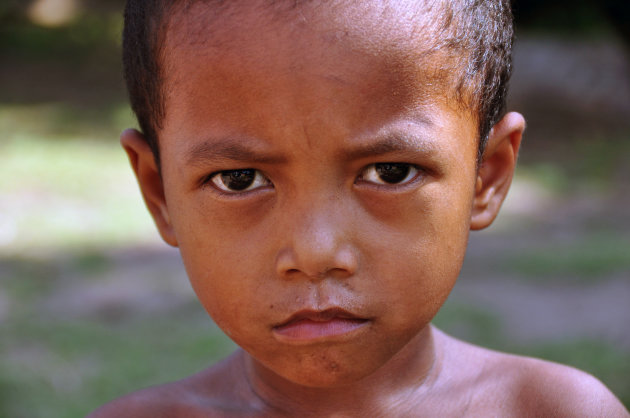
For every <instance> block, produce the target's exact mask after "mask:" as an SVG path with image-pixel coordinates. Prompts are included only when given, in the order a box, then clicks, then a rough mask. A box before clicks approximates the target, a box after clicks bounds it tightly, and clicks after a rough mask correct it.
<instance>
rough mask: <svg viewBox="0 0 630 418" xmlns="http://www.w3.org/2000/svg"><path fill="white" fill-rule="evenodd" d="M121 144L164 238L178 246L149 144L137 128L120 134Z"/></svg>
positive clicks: (170, 243)
mask: <svg viewBox="0 0 630 418" xmlns="http://www.w3.org/2000/svg"><path fill="white" fill-rule="evenodd" d="M120 144H121V145H122V147H123V148H124V149H125V152H126V153H127V156H128V157H129V163H130V164H131V168H132V169H133V171H134V173H135V175H136V179H137V180H138V185H139V186H140V191H141V192H142V197H143V198H144V202H145V204H146V205H147V208H148V209H149V212H150V213H151V216H152V217H153V220H154V221H155V225H156V226H157V228H158V231H159V232H160V235H161V236H162V239H163V240H164V241H165V242H166V243H167V244H169V245H172V246H174V247H176V246H177V239H176V237H175V233H174V231H173V226H172V224H171V219H170V216H169V212H168V206H167V204H166V198H165V195H164V186H163V184H162V177H161V175H160V171H159V169H158V167H157V164H156V162H155V158H154V156H153V152H152V151H151V148H150V147H149V144H148V143H147V141H146V139H145V138H144V136H143V135H142V134H141V133H140V132H138V131H137V130H135V129H127V130H125V131H124V132H123V133H122V134H121V136H120Z"/></svg>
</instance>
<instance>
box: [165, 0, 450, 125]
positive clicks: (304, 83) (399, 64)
mask: <svg viewBox="0 0 630 418" xmlns="http://www.w3.org/2000/svg"><path fill="white" fill-rule="evenodd" d="M235 3H236V2H235ZM286 3H292V2H278V3H277V4H276V5H272V4H271V2H270V1H268V0H254V1H251V2H248V3H247V7H245V6H230V4H234V3H230V2H225V3H224V4H227V6H219V7H218V9H217V8H216V6H212V7H211V6H208V5H207V3H206V2H196V3H193V5H191V6H190V7H188V8H186V9H182V10H180V11H179V12H178V13H176V15H175V16H173V18H172V19H171V21H170V24H169V27H168V31H167V37H166V46H165V54H164V56H163V67H164V68H165V80H164V84H165V97H166V100H165V107H166V118H165V120H166V121H167V122H168V121H169V120H179V121H183V120H188V121H195V120H196V121H200V120H203V121H204V126H203V127H200V129H207V128H209V127H211V128H216V127H213V126H209V124H210V122H211V121H212V120H213V119H215V120H221V121H222V122H226V121H227V122H231V123H232V125H233V126H238V127H239V129H242V130H247V126H248V124H250V123H253V124H256V126H257V127H260V126H261V124H266V125H273V126H269V127H268V128H269V129H268V131H269V132H271V130H272V129H277V128H278V124H281V123H282V121H278V114H279V112H278V111H279V110H282V107H283V106H284V107H286V115H290V114H292V113H295V112H296V110H297V109H301V110H303V111H302V113H301V117H302V119H304V118H306V119H309V118H310V119H312V118H327V123H328V124H330V123H332V121H333V119H335V118H336V119H337V120H340V111H342V113H343V115H342V116H343V117H344V120H345V121H348V120H358V119H362V120H364V121H365V120H373V121H374V123H375V124H378V123H379V120H380V119H382V116H383V115H385V114H388V113H392V112H394V111H401V109H403V108H404V109H407V110H409V111H410V112H412V111H415V110H418V109H422V108H423V107H427V106H431V105H434V104H436V102H439V104H444V103H445V102H448V101H449V99H450V97H449V94H445V92H448V91H449V90H451V88H450V83H449V82H450V79H451V74H452V72H453V71H452V68H451V65H450V64H451V63H450V61H449V60H448V59H447V58H446V56H445V55H444V54H443V52H442V51H439V50H437V49H436V48H433V45H435V44H436V40H435V37H436V36H437V35H436V33H437V31H436V29H435V27H436V25H437V23H436V22H435V19H433V16H434V13H433V12H430V11H429V10H428V9H427V8H426V7H423V6H422V2H418V1H391V2H387V1H384V2H362V1H354V2H353V1H350V2H348V1H345V2H334V1H329V2H315V1H311V2H304V3H303V4H301V5H299V6H296V7H289V6H287V5H286ZM213 7H214V8H213ZM210 96H211V97H210ZM263 102H264V103H265V106H261V103H263ZM209 104H210V105H211V109H210V108H209ZM266 109H273V110H274V113H273V114H271V113H270V112H266ZM280 113H281V112H280ZM333 114H334V115H333ZM332 116H334V118H333V117H332ZM168 125H169V124H168V123H165V126H166V128H167V129H168V127H169V126H168ZM313 125H317V124H315V123H314V124H313ZM319 126H325V124H319ZM256 134H257V135H258V134H260V132H256Z"/></svg>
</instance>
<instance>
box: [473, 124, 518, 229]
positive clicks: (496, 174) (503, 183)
mask: <svg viewBox="0 0 630 418" xmlns="http://www.w3.org/2000/svg"><path fill="white" fill-rule="evenodd" d="M524 130H525V119H523V116H522V115H520V114H519V113H516V112H510V113H508V114H507V115H505V116H504V117H503V119H501V120H500V121H499V122H498V123H497V124H496V125H495V126H494V127H493V128H492V130H491V131H490V135H489V137H488V144H487V145H486V149H485V151H484V155H483V161H482V163H481V167H480V168H479V172H478V174H477V182H476V184H475V197H474V200H473V208H472V216H471V221H470V229H472V230H478V229H484V228H486V227H488V226H489V225H490V224H491V223H492V222H493V221H494V219H495V218H496V216H497V215H498V213H499V209H500V208H501V204H502V203H503V200H504V199H505V197H506V196H507V192H508V190H509V188H510V184H511V183H512V176H513V174H514V169H515V168H516V158H517V156H518V149H519V147H520V145H521V139H522V137H523V131H524Z"/></svg>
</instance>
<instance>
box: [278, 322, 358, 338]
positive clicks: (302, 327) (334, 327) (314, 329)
mask: <svg viewBox="0 0 630 418" xmlns="http://www.w3.org/2000/svg"><path fill="white" fill-rule="evenodd" d="M367 322H368V321H367V320H366V319H353V318H333V319H331V320H330V321H313V320H310V319H301V320H299V321H295V322H291V323H290V324H287V325H283V326H281V327H277V328H274V333H275V334H276V335H278V336H279V337H281V338H282V339H283V340H293V341H296V342H297V341H308V340H316V339H322V338H329V337H337V336H342V335H345V334H348V333H350V332H352V331H355V330H357V329H359V328H361V327H363V326H364V325H365V324H367Z"/></svg>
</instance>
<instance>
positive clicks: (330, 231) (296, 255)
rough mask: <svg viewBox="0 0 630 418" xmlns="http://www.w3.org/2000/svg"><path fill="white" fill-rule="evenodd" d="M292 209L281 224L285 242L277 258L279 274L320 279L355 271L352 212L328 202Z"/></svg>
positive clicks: (356, 258) (357, 261) (345, 274)
mask: <svg viewBox="0 0 630 418" xmlns="http://www.w3.org/2000/svg"><path fill="white" fill-rule="evenodd" d="M291 212H292V215H289V216H287V217H286V218H285V223H283V224H284V227H285V228H286V235H285V236H286V237H287V240H286V241H285V242H286V245H285V246H284V247H282V248H281V249H280V251H279V252H278V255H277V259H276V270H277V273H278V274H279V275H280V276H281V277H283V278H296V277H299V276H302V277H305V278H307V279H308V280H321V279H324V278H327V277H332V278H347V277H350V276H352V275H354V274H355V272H356V271H357V268H358V264H359V254H358V249H357V248H356V246H355V245H354V244H353V239H354V238H353V235H354V234H353V233H352V229H353V228H352V224H353V222H354V217H353V216H351V214H348V213H346V211H344V210H340V208H338V207H336V208H333V207H331V205H323V206H321V207H319V208H318V207H316V205H313V204H311V205H309V206H307V209H304V210H297V211H291ZM286 221H288V222H286Z"/></svg>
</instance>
